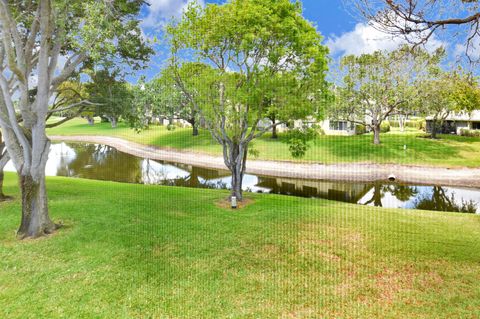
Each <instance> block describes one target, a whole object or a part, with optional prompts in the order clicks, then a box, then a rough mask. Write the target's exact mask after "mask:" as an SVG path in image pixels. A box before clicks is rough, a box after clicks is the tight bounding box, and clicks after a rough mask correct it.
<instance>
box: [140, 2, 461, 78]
mask: <svg viewBox="0 0 480 319" xmlns="http://www.w3.org/2000/svg"><path fill="white" fill-rule="evenodd" d="M147 1H148V2H149V3H150V6H145V7H144V8H143V9H142V13H141V19H142V24H141V26H142V31H143V33H144V34H145V35H146V36H147V37H149V38H151V37H154V36H157V37H159V36H160V35H161V31H162V28H163V26H164V25H165V23H166V22H167V21H168V20H169V18H171V17H172V16H176V17H179V16H181V13H182V11H183V10H184V8H186V6H187V4H188V2H190V1H197V2H198V3H199V4H201V5H205V4H206V3H222V2H223V1H224V0H147ZM302 3H303V9H304V17H305V18H306V19H307V20H309V21H311V22H312V23H313V24H314V25H316V27H317V30H318V31H319V32H320V33H321V34H322V36H323V37H324V44H325V45H327V46H328V47H329V48H330V54H331V57H332V58H333V59H334V60H335V59H338V58H340V57H342V56H343V55H348V54H362V53H371V52H374V51H376V50H394V49H395V48H397V47H398V46H399V45H401V44H402V43H403V42H402V41H403V40H401V39H392V38H391V37H390V36H387V35H385V34H382V33H380V32H379V31H377V30H375V29H374V28H373V27H371V26H369V25H368V23H367V21H364V20H362V18H361V17H360V16H359V15H358V14H357V13H356V11H355V8H353V7H352V5H350V6H349V5H348V4H347V3H348V0H303V1H302ZM442 39H443V40H441V39H439V38H437V37H436V36H434V37H432V39H431V41H430V42H429V44H428V46H427V50H433V49H435V48H437V47H439V46H445V47H446V49H447V52H449V54H450V57H451V58H453V57H454V56H457V55H459V54H460V53H461V52H462V46H461V45H460V44H454V43H451V41H445V37H442ZM155 49H156V51H157V55H156V56H155V57H153V58H152V61H151V62H150V63H149V67H148V68H147V69H146V70H144V71H142V74H143V75H145V76H146V77H147V79H150V78H152V77H154V76H155V75H156V74H158V72H159V71H160V69H161V68H162V67H163V66H164V65H165V63H166V62H165V61H166V59H167V57H168V49H167V48H166V47H165V46H164V45H156V47H155Z"/></svg>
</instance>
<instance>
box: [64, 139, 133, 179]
mask: <svg viewBox="0 0 480 319" xmlns="http://www.w3.org/2000/svg"><path fill="white" fill-rule="evenodd" d="M69 146H70V147H71V148H72V149H73V150H74V151H75V153H76V157H75V159H74V160H73V161H71V162H70V163H69V164H65V165H63V164H62V165H61V167H59V169H58V173H57V175H60V176H77V177H82V178H89V179H99V180H110V181H116V182H127V183H140V182H141V177H142V170H141V159H139V158H137V157H135V156H131V155H129V154H125V153H122V152H120V151H118V150H116V149H114V148H112V147H109V146H106V145H95V144H69Z"/></svg>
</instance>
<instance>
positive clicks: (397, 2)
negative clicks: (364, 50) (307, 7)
mask: <svg viewBox="0 0 480 319" xmlns="http://www.w3.org/2000/svg"><path fill="white" fill-rule="evenodd" d="M354 2H356V4H357V7H358V8H359V9H360V12H361V13H362V15H363V16H364V17H365V18H366V19H368V21H369V22H370V24H371V25H373V26H374V27H376V28H377V29H379V30H380V31H382V32H385V33H388V34H392V35H394V36H401V37H404V38H405V39H406V40H407V41H408V42H410V43H413V44H415V45H420V44H425V43H427V42H428V41H429V40H431V39H432V36H433V35H434V34H437V33H439V32H442V30H444V29H446V28H451V29H452V30H454V31H455V32H456V34H460V35H462V34H463V40H462V41H463V42H464V43H465V45H464V46H465V52H466V55H467V56H468V57H469V59H470V60H471V61H475V60H476V61H478V60H479V59H480V55H479V54H478V51H479V50H480V7H479V1H478V0H447V1H445V0H354ZM459 30H462V31H459Z"/></svg>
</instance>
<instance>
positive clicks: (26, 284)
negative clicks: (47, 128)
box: [0, 174, 480, 318]
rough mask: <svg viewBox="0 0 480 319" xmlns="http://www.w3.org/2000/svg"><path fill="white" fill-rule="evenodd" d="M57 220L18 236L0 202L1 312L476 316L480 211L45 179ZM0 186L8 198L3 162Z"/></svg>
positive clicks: (14, 206)
mask: <svg viewBox="0 0 480 319" xmlns="http://www.w3.org/2000/svg"><path fill="white" fill-rule="evenodd" d="M48 188H49V191H50V193H49V194H50V209H51V215H52V216H53V218H54V219H55V220H56V221H62V222H63V223H64V224H65V225H66V227H64V228H62V229H61V230H59V231H58V233H56V234H54V235H53V236H50V237H48V238H43V239H39V240H34V241H32V240H27V241H17V240H16V239H15V234H14V232H15V229H16V227H17V225H18V223H19V219H20V216H19V209H20V203H19V201H18V200H17V201H14V202H9V203H0V212H1V214H0V304H1V307H0V317H2V318H333V317H335V318H373V317H380V318H476V317H478V315H480V285H479V284H478V283H479V282H480V264H479V262H478V261H479V260H480V242H479V240H478V239H479V238H480V217H479V216H472V215H468V214H454V213H435V212H421V211H406V210H389V209H375V208H371V207H364V206H353V205H348V204H341V203H336V202H330V201H323V200H311V199H301V198H295V197H286V196H285V197H283V196H275V195H258V194H257V195H254V194H251V195H249V196H251V197H252V198H253V199H254V200H255V202H254V203H253V204H251V205H249V206H248V207H246V208H244V209H242V210H239V211H236V212H232V211H229V210H226V209H222V208H219V207H217V206H216V205H215V204H214V203H215V202H216V201H218V200H220V199H222V198H225V197H226V196H227V193H225V192H223V191H211V190H200V189H187V188H174V187H159V186H141V185H129V184H116V183H109V182H98V181H87V180H76V179H75V180H73V179H65V178H50V179H48ZM6 192H7V193H8V194H14V195H15V197H16V198H17V199H18V193H17V187H16V181H15V177H14V175H13V174H7V178H6Z"/></svg>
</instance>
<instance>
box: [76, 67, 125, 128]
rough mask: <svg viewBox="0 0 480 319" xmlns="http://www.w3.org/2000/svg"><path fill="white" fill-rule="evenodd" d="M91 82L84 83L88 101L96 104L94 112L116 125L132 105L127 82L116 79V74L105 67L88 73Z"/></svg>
mask: <svg viewBox="0 0 480 319" xmlns="http://www.w3.org/2000/svg"><path fill="white" fill-rule="evenodd" d="M90 77H91V79H92V81H91V82H88V83H87V84H86V88H87V92H88V95H89V99H90V101H92V102H93V103H95V104H96V105H97V107H96V111H95V113H96V114H97V115H98V116H100V117H102V118H105V119H106V121H108V122H110V125H111V126H112V128H116V127H117V123H118V120H119V119H120V117H121V116H122V115H125V114H126V112H127V111H128V109H129V108H130V107H131V105H132V101H133V93H132V91H131V89H130V87H129V84H128V83H127V82H125V81H123V80H117V79H116V74H115V73H112V72H109V71H108V70H106V69H102V70H98V71H94V72H91V73H90Z"/></svg>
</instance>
